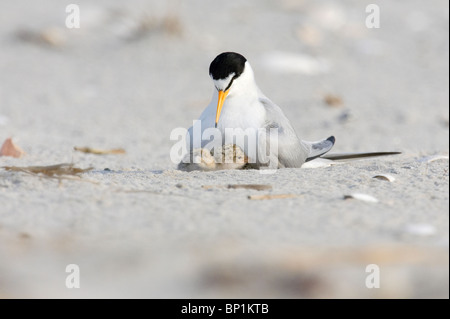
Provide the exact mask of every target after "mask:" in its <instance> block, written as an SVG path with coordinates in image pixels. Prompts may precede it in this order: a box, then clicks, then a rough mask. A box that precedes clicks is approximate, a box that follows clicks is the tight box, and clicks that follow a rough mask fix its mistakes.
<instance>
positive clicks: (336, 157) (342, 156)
mask: <svg viewBox="0 0 450 319" xmlns="http://www.w3.org/2000/svg"><path fill="white" fill-rule="evenodd" d="M398 154H401V152H368V153H335V154H327V155H324V156H321V158H325V159H328V160H332V161H344V160H352V159H360V158H365V157H377V156H387V155H398Z"/></svg>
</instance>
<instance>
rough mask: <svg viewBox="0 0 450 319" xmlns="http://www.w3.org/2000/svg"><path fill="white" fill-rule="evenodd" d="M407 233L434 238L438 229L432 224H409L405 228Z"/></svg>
mask: <svg viewBox="0 0 450 319" xmlns="http://www.w3.org/2000/svg"><path fill="white" fill-rule="evenodd" d="M405 231H406V232H407V233H409V234H412V235H418V236H432V235H434V234H436V228H435V227H434V226H433V225H430V224H409V225H407V226H406V227H405Z"/></svg>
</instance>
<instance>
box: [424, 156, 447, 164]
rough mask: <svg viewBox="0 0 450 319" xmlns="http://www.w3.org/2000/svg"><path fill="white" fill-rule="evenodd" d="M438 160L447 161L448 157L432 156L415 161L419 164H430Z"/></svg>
mask: <svg viewBox="0 0 450 319" xmlns="http://www.w3.org/2000/svg"><path fill="white" fill-rule="evenodd" d="M438 160H448V155H432V156H426V157H422V158H420V159H418V160H417V161H418V162H420V163H431V162H434V161H438Z"/></svg>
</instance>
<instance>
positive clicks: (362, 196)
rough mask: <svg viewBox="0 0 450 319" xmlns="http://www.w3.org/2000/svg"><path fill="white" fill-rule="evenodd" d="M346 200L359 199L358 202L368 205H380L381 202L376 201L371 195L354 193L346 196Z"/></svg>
mask: <svg viewBox="0 0 450 319" xmlns="http://www.w3.org/2000/svg"><path fill="white" fill-rule="evenodd" d="M344 199H357V200H361V201H363V202H368V203H378V202H379V200H378V199H376V198H375V197H373V196H371V195H367V194H361V193H353V194H350V195H344Z"/></svg>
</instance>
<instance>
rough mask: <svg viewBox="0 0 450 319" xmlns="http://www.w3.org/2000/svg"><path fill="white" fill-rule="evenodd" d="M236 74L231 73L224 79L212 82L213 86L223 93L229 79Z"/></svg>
mask: <svg viewBox="0 0 450 319" xmlns="http://www.w3.org/2000/svg"><path fill="white" fill-rule="evenodd" d="M235 74H236V73H234V72H232V73H230V75H228V76H227V77H226V78H225V79H220V80H214V79H213V81H214V85H215V86H216V88H217V89H218V90H222V91H225V89H226V88H227V87H228V85H229V84H230V82H231V79H232V78H233V76H235Z"/></svg>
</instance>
